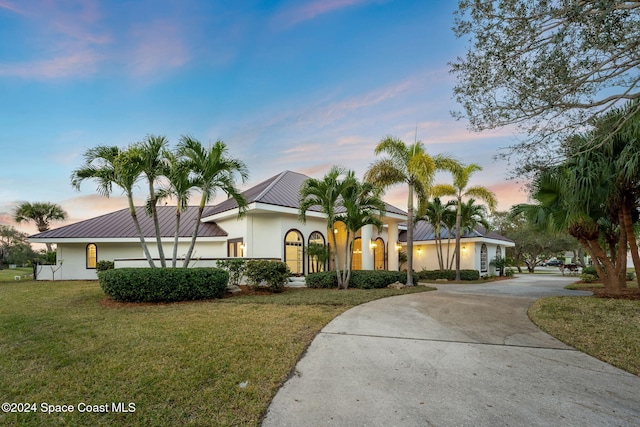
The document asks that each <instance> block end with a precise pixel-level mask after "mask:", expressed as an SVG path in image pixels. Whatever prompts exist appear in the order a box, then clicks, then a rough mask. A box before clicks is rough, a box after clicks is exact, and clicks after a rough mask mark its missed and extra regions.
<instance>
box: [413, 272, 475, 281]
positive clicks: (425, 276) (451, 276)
mask: <svg viewBox="0 0 640 427" xmlns="http://www.w3.org/2000/svg"><path fill="white" fill-rule="evenodd" d="M415 277H416V278H417V279H418V280H437V279H447V280H456V272H455V270H422V271H419V272H417V273H415ZM479 279H480V272H479V271H478V270H460V280H479Z"/></svg>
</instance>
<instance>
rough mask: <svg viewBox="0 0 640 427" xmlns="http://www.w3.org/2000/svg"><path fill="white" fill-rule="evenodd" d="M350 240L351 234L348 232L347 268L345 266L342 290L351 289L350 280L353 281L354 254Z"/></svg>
mask: <svg viewBox="0 0 640 427" xmlns="http://www.w3.org/2000/svg"><path fill="white" fill-rule="evenodd" d="M349 240H351V233H350V232H348V231H347V243H346V246H347V248H346V249H347V251H346V253H347V259H346V261H345V266H344V276H343V280H342V289H347V288H348V287H349V280H351V260H352V259H353V257H352V253H353V241H351V242H349Z"/></svg>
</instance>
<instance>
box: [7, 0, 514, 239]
mask: <svg viewBox="0 0 640 427" xmlns="http://www.w3.org/2000/svg"><path fill="white" fill-rule="evenodd" d="M455 7H456V2H454V1H451V0H430V1H425V0H416V1H413V0H395V1H394V0H387V1H383V0H379V1H376V0H298V1H240V2H234V1H204V0H203V1H198V0H182V1H162V0H154V1H144V0H143V1H119V0H116V1H106V0H105V1H98V0H65V1H46V0H0V46H1V47H0V94H1V96H0V147H2V149H1V153H2V154H1V155H0V156H1V158H2V162H1V165H2V169H1V170H0V224H8V225H14V226H15V225H16V224H14V223H13V221H12V219H11V210H12V208H13V207H14V206H15V205H16V204H17V203H18V202H19V201H31V202H35V201H49V202H54V203H58V204H60V205H61V206H62V207H63V208H64V209H65V210H67V212H68V213H69V221H68V222H76V221H78V220H82V219H86V218H89V217H92V216H95V215H98V214H102V213H106V212H110V211H113V210H116V209H120V208H123V207H125V206H126V202H125V200H124V199H123V198H122V197H120V193H118V192H116V193H115V194H114V195H113V197H111V198H110V199H105V198H103V197H100V196H98V195H97V194H96V192H95V186H94V185H92V183H89V182H87V183H85V184H83V186H82V188H81V191H80V192H76V191H75V190H74V189H73V188H72V187H71V185H70V183H69V176H70V174H71V171H72V170H73V169H74V168H75V167H78V166H79V165H80V164H81V163H82V154H83V153H84V152H85V151H86V149H87V148H90V147H94V146H96V145H99V144H107V145H119V146H123V147H124V146H126V145H128V144H129V143H132V142H136V141H139V140H141V139H143V138H144V137H145V135H147V134H156V135H166V136H167V137H168V138H169V139H170V141H172V142H173V143H175V142H177V140H178V138H179V137H180V135H182V134H190V135H192V136H194V137H196V138H198V139H200V140H201V141H203V142H205V143H207V142H213V141H215V140H217V139H221V140H223V141H225V142H226V143H227V145H228V146H229V149H230V152H231V154H232V155H233V156H235V157H238V158H240V159H242V160H243V161H244V162H245V163H246V164H247V166H248V167H249V170H250V173H251V177H250V184H249V185H253V184H256V183H258V182H260V181H262V180H264V179H266V178H268V177H270V176H272V175H275V174H277V173H279V172H281V171H283V170H285V169H290V170H294V171H298V172H301V173H305V174H307V175H310V176H313V177H318V178H319V177H322V176H323V175H324V173H326V172H327V171H328V170H329V168H330V167H331V165H333V164H341V165H344V166H347V167H349V168H352V169H354V170H355V171H356V173H357V174H358V175H359V176H362V174H363V173H364V171H365V170H366V168H367V167H368V165H369V164H370V163H371V162H373V161H374V160H375V156H374V154H373V148H374V147H375V145H376V144H377V143H378V141H379V140H380V139H381V138H383V137H384V136H386V135H393V136H397V137H399V138H401V139H403V140H404V141H406V142H412V141H413V140H414V137H415V132H416V128H417V134H418V139H420V140H422V141H423V142H424V143H425V144H426V146H427V150H428V152H429V153H431V154H439V153H448V154H451V155H453V156H455V157H457V158H458V159H459V160H460V161H462V162H464V163H470V162H474V163H478V164H480V165H482V166H483V167H484V170H483V171H482V172H478V173H476V174H475V175H474V176H473V177H472V180H473V184H482V185H486V186H488V187H490V188H491V189H492V190H493V191H494V192H495V193H496V194H497V195H498V199H499V202H500V205H499V207H500V208H501V209H507V208H508V207H509V206H511V205H512V204H513V203H518V202H521V201H524V200H526V194H525V193H524V192H522V191H520V190H519V187H520V184H519V183H516V182H513V181H507V180H506V174H505V171H506V169H507V167H508V166H507V165H506V163H503V162H495V161H493V159H492V156H493V154H495V153H496V150H497V149H498V148H499V147H504V146H507V145H509V144H511V143H513V142H514V141H515V140H516V137H517V136H516V135H514V134H513V133H512V132H511V131H509V130H500V131H496V132H492V133H482V134H474V133H470V132H468V131H467V130H466V123H465V122H463V121H460V122H458V121H455V120H454V119H453V118H452V117H451V115H450V111H451V110H454V109H457V108H458V107H457V106H456V104H455V103H454V102H453V101H452V99H451V98H452V87H453V85H454V80H453V77H452V76H451V75H450V74H449V72H448V65H447V63H448V62H449V61H452V60H454V59H455V58H456V56H458V55H462V54H463V53H464V50H465V44H464V41H462V40H456V39H455V37H454V35H453V32H452V31H451V27H452V24H453V11H454V9H455ZM448 179H449V178H448V177H447V176H445V175H441V176H439V177H438V181H441V182H447V180H448ZM138 194H139V195H140V197H141V200H142V199H143V198H144V194H143V189H140V191H139V192H138ZM385 198H386V200H387V201H388V202H390V203H392V204H395V205H396V206H398V207H400V208H406V190H405V189H404V188H402V187H396V188H393V189H391V190H390V191H388V193H387V195H386V197H385ZM17 228H18V229H20V230H22V231H26V232H34V231H35V229H34V228H33V227H30V226H25V225H19V226H17Z"/></svg>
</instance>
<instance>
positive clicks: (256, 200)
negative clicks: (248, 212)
mask: <svg viewBox="0 0 640 427" xmlns="http://www.w3.org/2000/svg"><path fill="white" fill-rule="evenodd" d="M288 172H289V171H288V170H285V171H282V172H280V173H279V174H278V175H276V176H275V177H274V180H273V181H271V183H270V184H269V185H267V188H265V189H264V190H262V191H261V192H260V194H258V195H257V196H256V197H255V198H254V199H253V200H254V201H255V202H259V201H260V199H262V198H263V197H264V196H266V195H267V193H268V192H269V191H271V189H272V188H273V187H274V186H275V185H276V184H277V183H278V182H279V181H280V180H281V179H282V177H283V176H284V175H285V174H286V173H288Z"/></svg>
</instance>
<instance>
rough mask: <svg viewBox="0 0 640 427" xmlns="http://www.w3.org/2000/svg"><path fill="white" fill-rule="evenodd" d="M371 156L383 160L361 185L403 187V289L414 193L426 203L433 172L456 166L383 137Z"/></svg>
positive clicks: (410, 262)
mask: <svg viewBox="0 0 640 427" xmlns="http://www.w3.org/2000/svg"><path fill="white" fill-rule="evenodd" d="M374 152H375V154H376V155H379V154H383V153H384V154H386V155H387V157H386V158H383V159H380V160H377V161H376V162H374V163H373V164H372V165H371V166H369V169H368V170H367V172H366V173H365V181H367V182H370V183H373V184H374V185H376V186H378V187H380V188H383V189H385V188H387V187H389V186H392V185H396V184H406V185H407V187H408V190H409V194H408V196H407V285H412V284H413V228H414V207H413V206H414V193H415V194H416V195H417V196H418V199H419V200H424V199H427V197H428V195H429V193H430V190H431V186H432V183H433V178H434V175H435V173H436V171H437V170H445V169H446V170H449V169H454V168H455V167H456V165H457V162H456V161H455V160H453V159H452V158H450V157H447V156H441V155H439V156H435V157H432V156H430V155H429V154H427V152H426V151H425V149H424V145H423V144H422V142H420V141H416V142H414V143H413V144H411V145H407V144H405V143H404V142H402V141H401V140H399V139H397V138H393V137H390V136H389V137H386V138H384V139H383V140H382V141H380V142H379V143H378V145H377V146H376V148H375V151H374Z"/></svg>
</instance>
